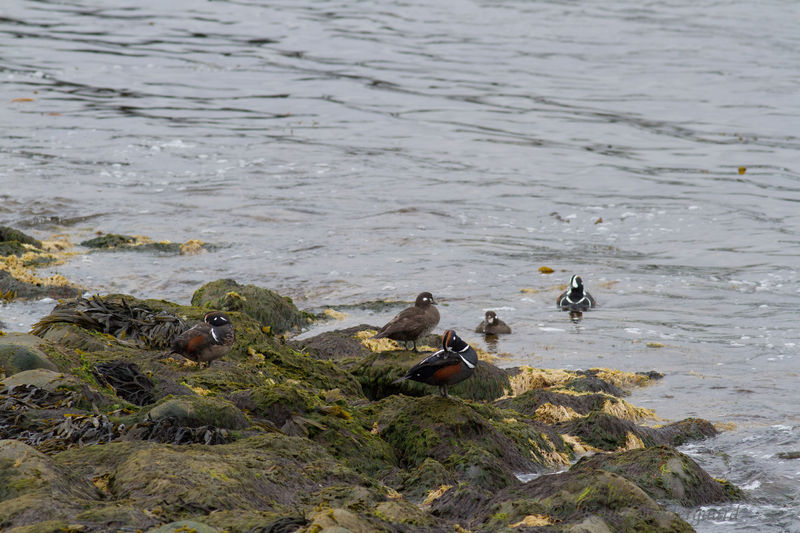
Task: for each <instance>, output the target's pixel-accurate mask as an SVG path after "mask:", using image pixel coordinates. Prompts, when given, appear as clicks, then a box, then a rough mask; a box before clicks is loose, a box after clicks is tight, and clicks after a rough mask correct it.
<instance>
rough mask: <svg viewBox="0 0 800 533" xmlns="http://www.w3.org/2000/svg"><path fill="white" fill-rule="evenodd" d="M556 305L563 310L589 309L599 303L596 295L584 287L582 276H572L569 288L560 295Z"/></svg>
mask: <svg viewBox="0 0 800 533" xmlns="http://www.w3.org/2000/svg"><path fill="white" fill-rule="evenodd" d="M556 305H557V306H558V307H559V308H561V310H562V311H588V310H589V309H591V308H593V307H594V306H595V305H597V302H596V301H595V299H594V297H592V295H591V294H589V292H588V291H587V290H586V289H584V288H583V280H582V279H581V277H580V276H572V278H571V279H570V280H569V289H567V290H566V291H564V293H563V294H562V295H561V296H559V297H558V300H556Z"/></svg>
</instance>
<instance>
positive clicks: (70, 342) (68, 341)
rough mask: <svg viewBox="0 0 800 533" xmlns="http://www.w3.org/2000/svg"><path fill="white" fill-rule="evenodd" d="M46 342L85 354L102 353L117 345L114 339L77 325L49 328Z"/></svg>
mask: <svg viewBox="0 0 800 533" xmlns="http://www.w3.org/2000/svg"><path fill="white" fill-rule="evenodd" d="M42 338H43V339H44V340H46V341H50V342H52V343H53V344H59V345H61V346H66V347H68V348H73V349H77V350H82V351H85V352H100V351H103V350H106V349H108V348H109V347H111V346H114V345H117V344H118V343H117V342H116V340H115V339H113V337H108V336H105V337H104V336H102V335H100V334H98V333H97V332H93V331H89V330H86V329H83V328H81V327H79V326H76V325H75V324H66V323H59V324H53V325H51V326H49V327H48V328H47V330H46V331H45V332H44V334H43V335H42Z"/></svg>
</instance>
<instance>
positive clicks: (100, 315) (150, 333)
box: [31, 295, 187, 349]
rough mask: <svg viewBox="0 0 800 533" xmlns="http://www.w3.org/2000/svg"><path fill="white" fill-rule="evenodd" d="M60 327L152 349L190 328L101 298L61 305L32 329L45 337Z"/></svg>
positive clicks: (169, 316)
mask: <svg viewBox="0 0 800 533" xmlns="http://www.w3.org/2000/svg"><path fill="white" fill-rule="evenodd" d="M59 323H66V324H75V325H77V326H80V327H82V328H84V329H88V330H91V331H98V332H100V333H107V334H109V335H113V336H114V337H116V338H118V339H125V340H128V341H132V342H133V343H134V344H136V345H137V346H140V347H143V348H150V349H164V348H168V347H169V346H170V344H171V342H172V339H173V338H174V337H175V336H177V335H179V334H180V333H181V332H183V331H184V330H186V328H187V326H186V323H185V322H184V321H183V320H181V319H180V318H179V317H177V316H175V315H173V314H171V313H167V312H165V311H161V312H156V311H154V310H153V309H151V308H149V307H147V306H146V305H144V304H137V305H135V306H131V305H129V304H128V302H126V301H125V299H124V298H120V299H119V300H118V301H117V300H115V299H111V298H102V297H101V296H98V295H94V296H92V297H91V298H89V299H86V298H75V299H73V300H67V301H65V302H61V303H59V304H58V305H57V306H56V307H55V308H54V309H53V311H51V312H50V314H49V315H47V316H46V317H44V318H42V319H41V320H39V321H38V322H37V323H36V324H34V325H33V327H32V328H31V332H32V333H33V334H34V335H38V336H42V335H44V334H45V333H46V332H47V330H48V329H50V327H52V326H54V325H55V324H59Z"/></svg>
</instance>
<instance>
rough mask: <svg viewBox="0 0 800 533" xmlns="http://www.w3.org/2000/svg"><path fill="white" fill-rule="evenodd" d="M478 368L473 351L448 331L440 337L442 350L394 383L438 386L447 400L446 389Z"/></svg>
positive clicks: (451, 331) (476, 355)
mask: <svg viewBox="0 0 800 533" xmlns="http://www.w3.org/2000/svg"><path fill="white" fill-rule="evenodd" d="M476 366H478V354H477V353H475V350H474V349H473V348H472V347H471V346H470V345H469V344H467V343H466V342H464V341H463V340H461V338H460V337H459V336H458V335H456V332H455V331H453V330H452V329H448V330H447V331H445V332H444V335H442V349H441V350H439V351H438V352H436V353H435V354H433V355H429V356H428V357H426V358H425V359H423V360H422V361H420V362H419V363H417V364H416V365H414V366H413V367H411V368H410V369H409V370H408V372H406V375H405V376H403V377H402V378H400V379H398V380H397V381H395V383H398V382H400V381H403V380H406V379H410V380H412V381H419V382H420V383H426V384H428V385H438V386H439V392H441V394H442V396H444V397H445V398H447V387H448V386H450V385H455V384H456V383H461V382H462V381H464V380H465V379H467V378H468V377H470V376H471V375H472V373H473V372H474V371H475V367H476Z"/></svg>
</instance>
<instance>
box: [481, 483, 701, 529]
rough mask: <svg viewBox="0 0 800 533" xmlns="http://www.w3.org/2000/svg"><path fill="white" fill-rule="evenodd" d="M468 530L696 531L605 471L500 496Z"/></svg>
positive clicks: (507, 491)
mask: <svg viewBox="0 0 800 533" xmlns="http://www.w3.org/2000/svg"><path fill="white" fill-rule="evenodd" d="M529 517H530V518H529ZM534 519H538V520H539V522H537V523H534ZM472 524H474V525H475V526H476V527H478V528H480V529H482V530H486V531H501V530H509V531H514V530H517V531H518V530H519V529H517V528H519V527H521V526H525V525H546V526H555V527H554V529H555V530H557V531H671V532H676V533H677V532H691V531H694V529H693V528H692V527H691V526H690V525H689V524H688V523H687V522H685V521H684V520H683V519H681V518H680V517H679V516H678V515H677V514H676V513H674V512H672V511H669V510H667V509H665V508H664V507H662V506H661V505H659V504H658V503H657V502H656V501H655V500H653V499H652V498H651V497H650V496H648V495H647V494H646V493H645V492H644V491H643V490H642V489H641V488H639V487H638V486H637V485H636V484H634V483H632V482H631V481H629V480H627V479H625V478H624V477H622V476H618V475H616V474H613V473H610V472H605V471H603V470H586V471H574V472H573V471H572V470H570V471H568V472H562V473H558V474H552V475H549V476H541V477H539V478H536V479H534V480H533V481H530V482H528V483H525V484H522V485H519V486H515V487H511V488H508V489H505V490H503V491H500V492H499V493H498V494H497V495H496V496H495V497H494V498H492V499H491V500H489V501H488V502H485V503H483V504H482V505H481V506H480V507H479V509H478V511H477V512H476V513H475V514H474V515H473V518H472ZM472 524H470V525H472Z"/></svg>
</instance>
